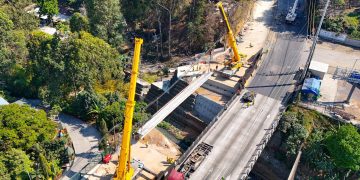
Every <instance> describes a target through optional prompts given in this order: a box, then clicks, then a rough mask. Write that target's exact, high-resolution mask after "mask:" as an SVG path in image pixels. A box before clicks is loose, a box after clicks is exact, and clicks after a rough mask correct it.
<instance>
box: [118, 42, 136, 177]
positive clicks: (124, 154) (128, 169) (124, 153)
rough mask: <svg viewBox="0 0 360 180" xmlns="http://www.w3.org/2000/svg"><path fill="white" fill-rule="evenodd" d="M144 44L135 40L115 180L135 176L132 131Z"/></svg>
mask: <svg viewBox="0 0 360 180" xmlns="http://www.w3.org/2000/svg"><path fill="white" fill-rule="evenodd" d="M142 43H143V39H141V38H135V50H134V57H133V60H132V70H131V79H130V88H129V96H128V99H127V102H126V106H125V114H124V116H125V121H124V130H123V135H122V142H121V150H120V156H119V163H118V166H117V168H116V172H115V176H114V180H131V179H132V177H133V175H134V168H133V167H132V166H131V163H132V162H133V161H131V160H130V148H131V130H132V120H133V115H134V107H135V91H136V79H137V76H138V70H139V64H140V51H141V45H142Z"/></svg>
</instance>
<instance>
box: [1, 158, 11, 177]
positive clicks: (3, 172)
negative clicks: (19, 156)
mask: <svg viewBox="0 0 360 180" xmlns="http://www.w3.org/2000/svg"><path fill="white" fill-rule="evenodd" d="M0 179H10V174H9V172H8V170H7V167H6V166H5V164H4V163H3V162H2V157H0Z"/></svg>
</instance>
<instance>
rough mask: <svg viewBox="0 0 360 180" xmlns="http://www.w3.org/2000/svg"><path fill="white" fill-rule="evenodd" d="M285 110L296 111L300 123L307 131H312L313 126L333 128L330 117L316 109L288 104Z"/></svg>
mask: <svg viewBox="0 0 360 180" xmlns="http://www.w3.org/2000/svg"><path fill="white" fill-rule="evenodd" d="M287 111H288V112H296V113H297V114H298V116H299V117H300V118H299V120H300V124H302V125H303V126H304V127H305V129H306V130H307V131H308V132H312V130H313V129H314V128H317V129H333V128H334V127H335V126H334V121H333V120H332V119H331V118H329V117H327V116H324V115H322V114H321V113H319V112H317V111H314V110H309V109H305V108H302V107H299V106H295V105H292V106H289V108H288V110H287Z"/></svg>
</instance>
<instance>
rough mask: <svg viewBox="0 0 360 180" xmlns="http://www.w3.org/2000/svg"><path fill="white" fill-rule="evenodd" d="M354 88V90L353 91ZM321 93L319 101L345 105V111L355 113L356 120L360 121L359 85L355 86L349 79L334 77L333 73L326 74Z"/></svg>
mask: <svg viewBox="0 0 360 180" xmlns="http://www.w3.org/2000/svg"><path fill="white" fill-rule="evenodd" d="M352 89H353V91H352V92H351V90H352ZM320 94H321V97H320V98H319V99H318V101H319V102H322V103H333V104H336V105H343V106H344V110H345V112H347V113H350V114H352V115H354V116H355V120H356V121H358V122H360V88H359V86H357V87H356V86H354V87H353V85H352V84H350V83H349V82H347V81H344V80H340V79H333V78H332V75H330V74H326V75H325V77H324V79H323V80H322V83H321V86H320ZM347 101H348V102H347Z"/></svg>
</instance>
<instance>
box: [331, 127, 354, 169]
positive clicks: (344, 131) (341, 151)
mask: <svg viewBox="0 0 360 180" xmlns="http://www.w3.org/2000/svg"><path fill="white" fill-rule="evenodd" d="M325 142H326V148H327V150H328V151H329V152H330V156H331V159H332V160H333V161H334V162H335V165H336V166H337V167H339V168H344V169H351V170H354V171H359V170H360V133H359V132H358V130H357V129H356V127H354V126H352V125H344V126H341V127H340V128H339V129H338V130H337V131H336V132H329V134H328V137H327V138H326V140H325Z"/></svg>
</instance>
